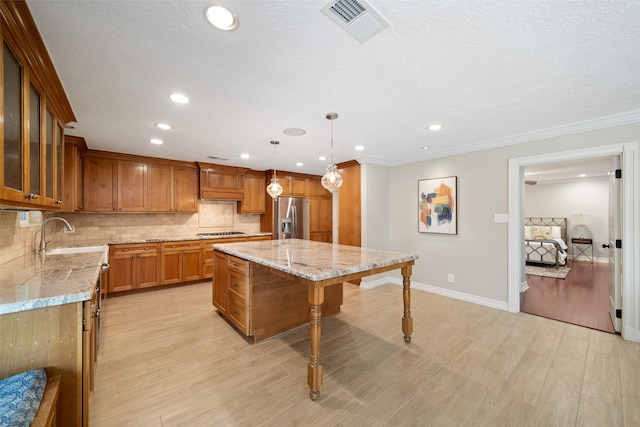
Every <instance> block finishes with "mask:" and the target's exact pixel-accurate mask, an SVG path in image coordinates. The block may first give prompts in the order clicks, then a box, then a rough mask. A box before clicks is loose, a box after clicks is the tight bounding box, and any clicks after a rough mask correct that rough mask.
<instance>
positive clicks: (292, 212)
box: [273, 197, 309, 240]
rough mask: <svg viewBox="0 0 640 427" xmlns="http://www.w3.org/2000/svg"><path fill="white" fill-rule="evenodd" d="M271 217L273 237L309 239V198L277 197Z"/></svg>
mask: <svg viewBox="0 0 640 427" xmlns="http://www.w3.org/2000/svg"><path fill="white" fill-rule="evenodd" d="M273 217H274V226H273V231H274V236H273V238H274V239H307V240H308V239H309V199H305V198H302V197H278V198H277V199H276V201H275V207H274V215H273Z"/></svg>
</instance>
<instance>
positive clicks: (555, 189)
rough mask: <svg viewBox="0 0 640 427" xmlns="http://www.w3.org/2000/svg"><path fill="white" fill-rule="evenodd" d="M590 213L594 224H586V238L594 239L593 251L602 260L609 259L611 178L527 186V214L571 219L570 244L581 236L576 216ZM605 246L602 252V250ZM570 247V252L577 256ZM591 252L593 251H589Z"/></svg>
mask: <svg viewBox="0 0 640 427" xmlns="http://www.w3.org/2000/svg"><path fill="white" fill-rule="evenodd" d="M580 213H582V214H585V215H589V217H590V220H591V224H590V225H588V226H585V231H587V232H586V233H585V237H591V238H592V239H593V251H594V256H595V257H596V258H600V259H599V261H601V262H608V257H609V250H608V249H602V244H603V243H605V244H606V243H609V180H608V179H607V177H602V178H600V179H591V180H579V181H572V182H564V183H555V184H538V185H526V186H525V193H524V214H525V216H534V217H538V216H539V217H560V218H567V244H568V245H569V246H571V243H570V241H571V237H577V236H578V231H579V230H578V226H576V225H574V224H573V215H576V214H580ZM599 249H602V253H600V252H599ZM571 250H572V249H570V251H569V253H570V255H573V253H572V252H571ZM589 253H590V252H589Z"/></svg>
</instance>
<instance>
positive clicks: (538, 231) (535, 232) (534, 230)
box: [531, 226, 552, 240]
mask: <svg viewBox="0 0 640 427" xmlns="http://www.w3.org/2000/svg"><path fill="white" fill-rule="evenodd" d="M531 235H532V236H533V238H534V239H547V240H549V239H551V238H552V237H551V227H539V226H535V227H531Z"/></svg>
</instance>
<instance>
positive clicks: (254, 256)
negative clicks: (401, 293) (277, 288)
mask: <svg viewBox="0 0 640 427" xmlns="http://www.w3.org/2000/svg"><path fill="white" fill-rule="evenodd" d="M213 248H214V249H216V250H219V251H221V252H224V253H227V254H230V255H233V256H237V257H238V258H242V259H245V260H248V261H252V262H255V263H257V264H260V265H264V266H266V267H270V268H273V269H276V270H280V271H283V272H285V273H289V274H292V275H294V276H298V277H301V278H304V279H307V280H312V281H320V280H325V279H330V278H333V277H339V276H344V275H347V274H354V273H360V272H363V271H367V270H372V269H375V268H379V267H386V266H391V265H396V264H399V263H403V262H407V261H412V260H416V259H418V255H411V254H406V253H400V252H391V251H382V250H378V249H369V248H361V247H356V246H346V245H338V244H334V243H324V242H315V241H311V240H300V239H286V240H263V241H257V242H240V243H222V244H214V245H213Z"/></svg>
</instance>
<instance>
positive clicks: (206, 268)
mask: <svg viewBox="0 0 640 427" xmlns="http://www.w3.org/2000/svg"><path fill="white" fill-rule="evenodd" d="M265 238H266V239H267V240H271V236H265ZM247 240H248V239H247V238H244V237H236V238H231V239H207V240H203V241H202V260H203V262H202V278H203V279H211V278H212V277H213V245H214V244H216V243H232V242H246V241H247ZM250 240H259V239H258V238H256V237H252V238H250Z"/></svg>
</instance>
